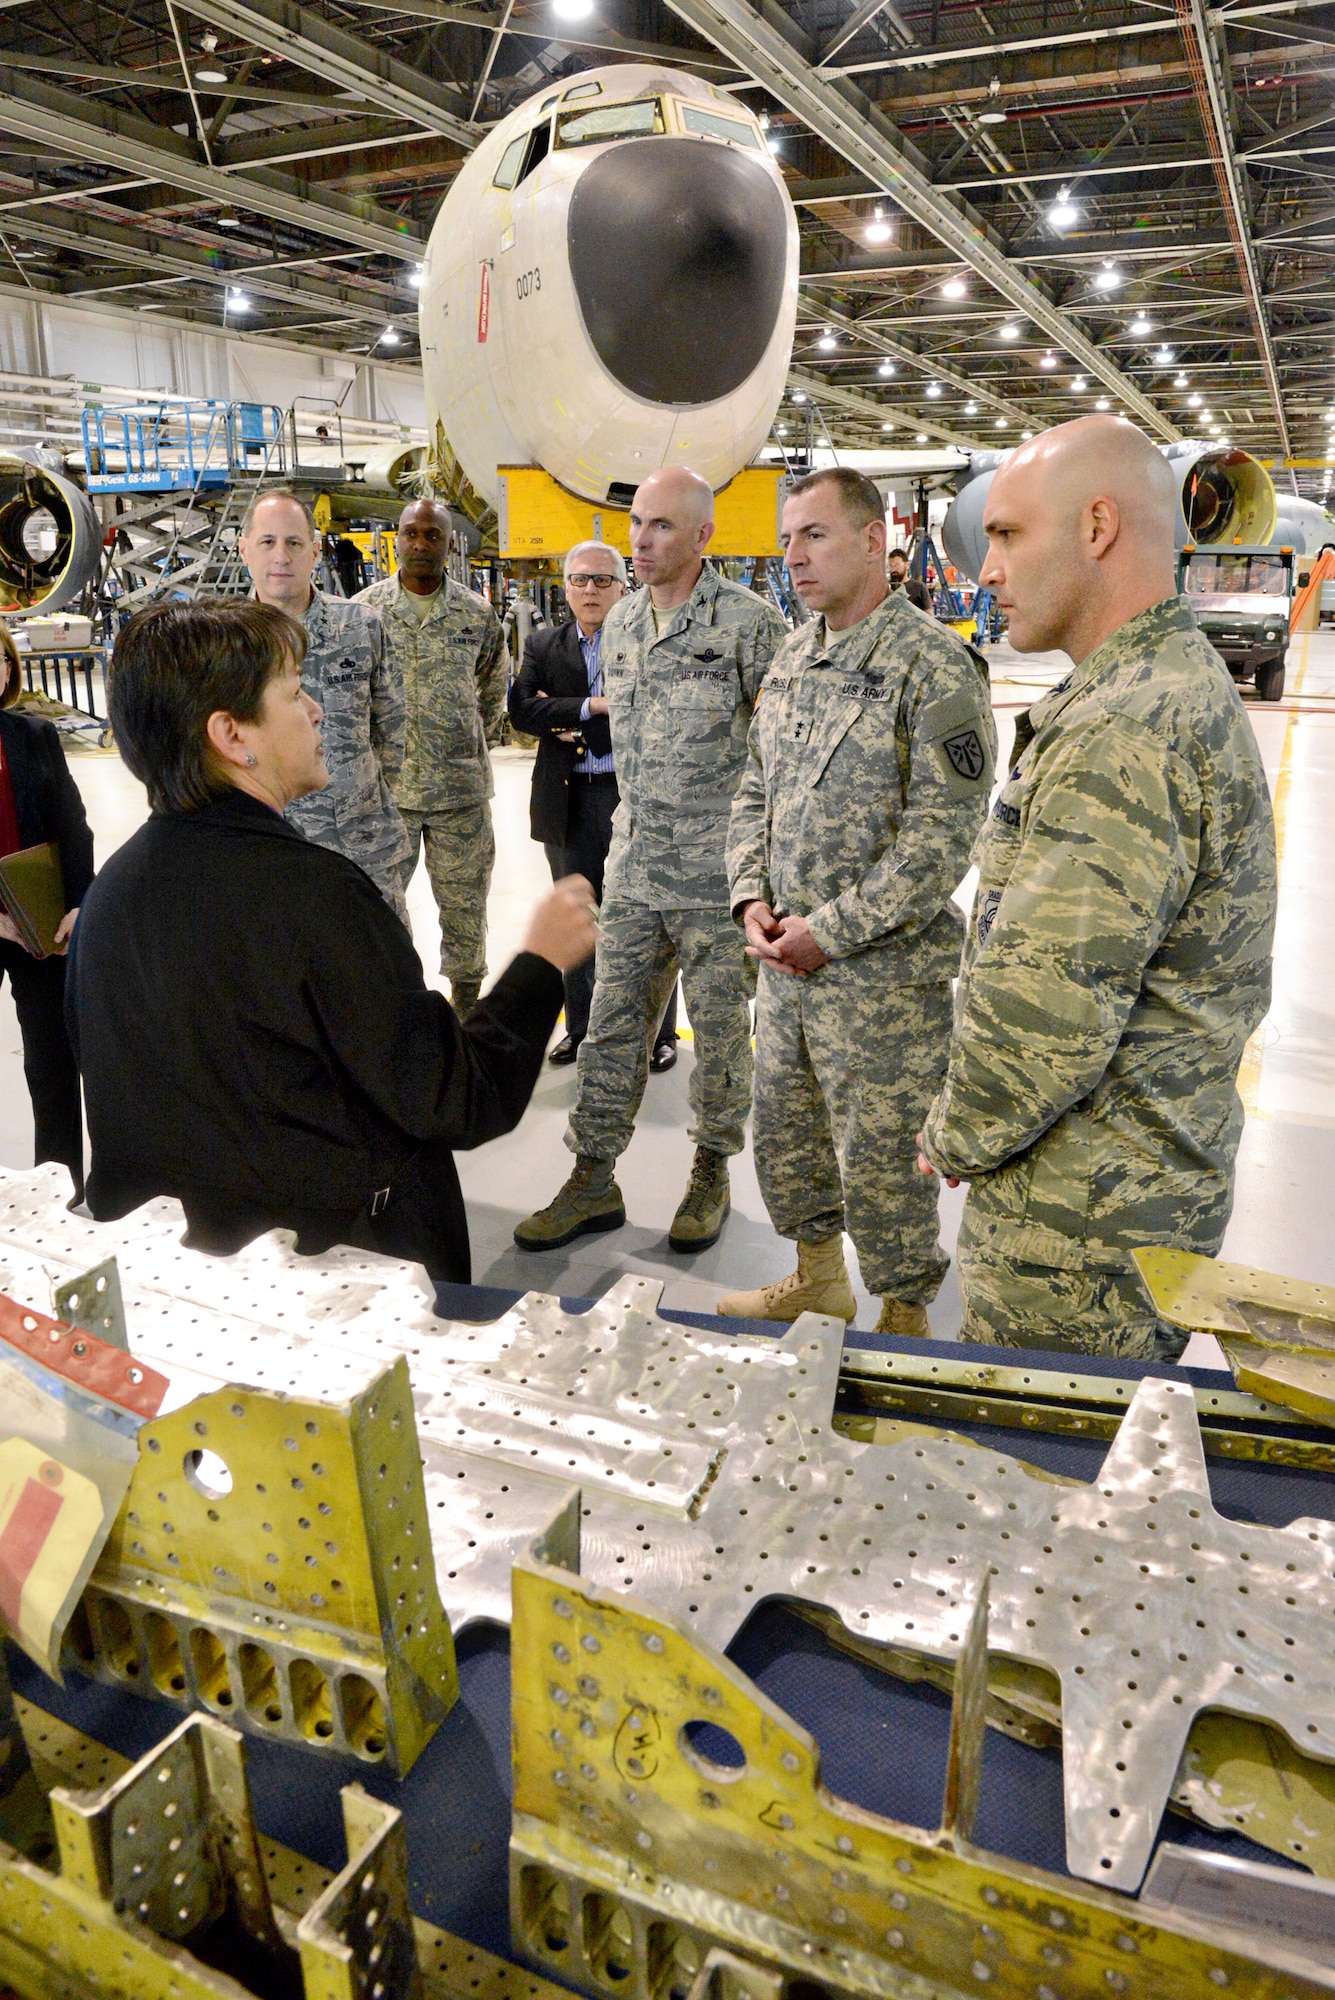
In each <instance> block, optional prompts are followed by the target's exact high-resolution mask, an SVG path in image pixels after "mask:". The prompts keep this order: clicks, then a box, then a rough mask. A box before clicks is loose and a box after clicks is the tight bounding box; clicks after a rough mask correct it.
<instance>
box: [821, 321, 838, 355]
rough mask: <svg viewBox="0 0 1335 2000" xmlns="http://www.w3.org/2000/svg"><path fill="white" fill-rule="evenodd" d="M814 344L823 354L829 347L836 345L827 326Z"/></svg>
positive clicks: (826, 352) (827, 351)
mask: <svg viewBox="0 0 1335 2000" xmlns="http://www.w3.org/2000/svg"><path fill="white" fill-rule="evenodd" d="M816 345H817V347H819V348H820V350H821V352H822V353H823V354H828V353H829V352H830V350H831V348H832V347H834V346H835V345H836V342H835V338H834V335H833V333H832V332H831V331H830V329H829V327H828V326H827V327H826V329H825V331H824V333H823V334H822V335H821V337H820V339H819V340H818V341H817V342H816Z"/></svg>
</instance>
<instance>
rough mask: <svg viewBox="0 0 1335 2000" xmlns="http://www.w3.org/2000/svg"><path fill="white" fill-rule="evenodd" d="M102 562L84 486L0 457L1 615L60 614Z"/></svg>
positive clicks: (95, 523)
mask: <svg viewBox="0 0 1335 2000" xmlns="http://www.w3.org/2000/svg"><path fill="white" fill-rule="evenodd" d="M101 558H102V529H101V525H100V523H99V521H98V518H97V515H96V513H95V511H94V509H93V503H92V501H91V500H90V499H89V498H88V495H87V494H86V493H85V492H84V491H83V489H82V487H79V486H76V485H75V484H74V482H73V480H72V479H67V478H66V477H65V476H64V474H63V473H60V472H54V471H52V470H50V469H49V468H48V467H45V466H41V465H35V464H32V463H31V462H30V461H29V460H27V459H22V458H15V457H13V456H11V455H10V454H9V453H8V452H5V453H0V615H4V616H9V615H10V614H12V613H14V612H26V611H60V610H62V609H63V608H64V606H65V605H67V604H72V603H73V602H74V600H75V599H76V598H77V597H79V596H80V595H81V594H82V592H83V590H84V587H85V585H87V584H89V583H91V581H92V579H93V578H94V576H96V574H97V569H98V564H99V562H100V561H101Z"/></svg>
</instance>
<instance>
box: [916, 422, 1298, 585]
mask: <svg viewBox="0 0 1335 2000" xmlns="http://www.w3.org/2000/svg"><path fill="white" fill-rule="evenodd" d="M1160 449H1161V451H1162V452H1163V455H1164V457H1165V458H1166V459H1167V460H1168V463H1169V464H1170V465H1171V466H1172V468H1173V476H1174V479H1175V481H1176V483H1177V528H1176V536H1175V539H1176V544H1177V547H1178V548H1184V547H1185V546H1186V544H1187V543H1188V542H1194V543H1195V544H1196V546H1197V547H1198V548H1209V547H1211V546H1212V545H1213V544H1215V543H1216V542H1246V543H1250V544H1264V543H1266V542H1269V541H1272V540H1273V539H1274V534H1275V523H1276V519H1277V513H1276V505H1277V503H1276V498H1275V487H1274V482H1273V481H1272V479H1271V477H1270V474H1269V473H1268V472H1267V471H1266V469H1265V467H1264V466H1263V465H1262V464H1261V462H1260V460H1259V459H1255V458H1253V457H1252V455H1251V453H1250V452H1246V451H1240V450H1239V449H1238V447H1237V446H1236V445H1213V444H1203V443H1202V442H1201V440H1200V439H1199V438H1187V439H1184V440H1183V441H1182V442H1181V443H1180V444H1168V445H1162V446H1161V447H1160ZM1000 462H1001V461H1000V459H998V458H997V457H996V456H995V454H993V453H992V452H987V453H980V454H979V455H978V456H977V457H975V458H974V460H973V464H972V473H973V476H972V477H971V478H970V479H969V481H968V484H967V485H965V486H963V487H961V489H960V491H959V493H958V495H957V496H956V498H955V499H954V501H952V503H951V506H950V511H949V512H948V513H947V515H946V519H945V525H944V527H943V528H942V530H941V539H942V541H943V542H944V543H945V547H946V554H947V555H948V556H949V558H950V560H951V561H952V562H953V563H954V565H955V567H956V569H958V570H959V572H960V573H961V575H963V576H967V577H970V578H972V579H973V581H974V582H975V583H976V582H977V580H978V577H979V575H980V573H981V571H982V566H983V563H984V561H985V560H986V557H987V536H986V535H985V534H984V532H983V514H984V511H985V509H986V506H987V496H988V492H989V489H990V488H991V485H992V474H993V472H994V471H995V470H996V467H997V465H998V464H999V463H1000Z"/></svg>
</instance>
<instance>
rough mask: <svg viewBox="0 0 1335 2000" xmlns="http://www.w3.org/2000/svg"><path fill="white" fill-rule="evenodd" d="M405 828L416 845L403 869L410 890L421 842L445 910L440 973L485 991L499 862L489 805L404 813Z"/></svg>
mask: <svg viewBox="0 0 1335 2000" xmlns="http://www.w3.org/2000/svg"><path fill="white" fill-rule="evenodd" d="M403 824H404V825H405V826H406V827H407V829H408V838H409V840H410V841H411V842H412V851H411V853H410V854H409V856H408V859H407V860H406V861H405V862H404V864H403V873H402V882H403V887H404V889H405V891H406V889H407V887H408V884H409V883H410V882H411V881H412V879H413V874H414V871H415V870H416V867H417V849H418V842H419V841H422V842H424V843H425V845H426V872H427V875H428V876H429V878H430V881H431V893H432V895H433V896H434V897H435V899H436V908H437V909H438V910H439V911H440V969H441V971H442V972H443V973H444V974H445V977H446V978H447V979H448V980H449V982H450V985H451V987H452V988H454V989H455V990H456V991H457V989H458V988H459V987H460V986H480V985H481V984H482V981H483V980H484V979H485V978H486V976H487V891H488V889H489V888H490V887H491V871H492V868H493V866H494V864H495V861H496V836H495V833H494V832H493V830H492V824H491V806H490V803H489V802H488V801H486V800H484V801H483V802H482V803H481V804H480V805H471V806H456V807H454V808H453V809H452V810H450V811H446V812H424V813H415V812H405V813H404V814H403Z"/></svg>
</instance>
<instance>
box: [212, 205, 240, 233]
mask: <svg viewBox="0 0 1335 2000" xmlns="http://www.w3.org/2000/svg"><path fill="white" fill-rule="evenodd" d="M214 220H215V221H216V223H217V225H218V227H219V229H239V228H240V227H241V217H240V216H239V215H237V214H235V213H234V212H233V210H232V209H230V208H224V209H220V210H219V212H218V214H217V215H216V216H215V217H214Z"/></svg>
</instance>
